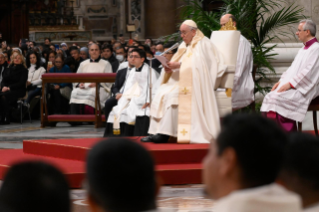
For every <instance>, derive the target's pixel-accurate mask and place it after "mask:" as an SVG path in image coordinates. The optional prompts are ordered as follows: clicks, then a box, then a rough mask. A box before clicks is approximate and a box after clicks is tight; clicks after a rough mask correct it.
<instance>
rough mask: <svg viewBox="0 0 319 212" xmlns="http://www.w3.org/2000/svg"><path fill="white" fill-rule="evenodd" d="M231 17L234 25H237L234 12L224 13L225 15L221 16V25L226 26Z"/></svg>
mask: <svg viewBox="0 0 319 212" xmlns="http://www.w3.org/2000/svg"><path fill="white" fill-rule="evenodd" d="M230 18H231V19H232V20H233V23H234V25H235V26H237V20H236V17H235V16H233V15H232V14H226V15H223V16H222V17H221V18H220V26H225V24H226V23H227V22H228V21H229V19H230Z"/></svg>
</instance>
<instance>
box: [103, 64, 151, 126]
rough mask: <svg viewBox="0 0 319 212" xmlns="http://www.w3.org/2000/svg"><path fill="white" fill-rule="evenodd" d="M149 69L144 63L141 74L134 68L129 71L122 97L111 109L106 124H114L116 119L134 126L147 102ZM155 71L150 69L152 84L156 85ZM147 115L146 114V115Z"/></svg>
mask: <svg viewBox="0 0 319 212" xmlns="http://www.w3.org/2000/svg"><path fill="white" fill-rule="evenodd" d="M149 74H150V67H149V65H147V64H146V63H144V65H143V68H142V70H141V72H137V71H136V68H134V69H132V70H131V71H130V75H129V76H128V79H127V81H126V84H125V88H124V91H123V95H122V97H121V98H120V100H119V101H118V103H117V105H116V106H115V107H113V109H112V111H111V113H110V115H109V118H108V120H107V122H108V123H114V120H115V118H116V117H118V120H119V122H120V123H127V124H129V125H135V120H136V115H137V114H138V112H139V111H140V110H141V108H142V107H143V105H144V104H145V103H146V102H147V100H148V94H149ZM156 80H157V78H156V74H155V70H154V69H152V83H153V84H155V83H156ZM146 115H147V114H146Z"/></svg>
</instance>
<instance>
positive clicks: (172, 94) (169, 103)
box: [148, 69, 179, 137]
mask: <svg viewBox="0 0 319 212" xmlns="http://www.w3.org/2000/svg"><path fill="white" fill-rule="evenodd" d="M164 74H165V70H164V69H163V70H162V71H161V75H160V77H159V79H158V82H157V83H159V85H158V88H157V90H159V89H161V92H160V93H159V94H157V93H156V94H155V97H154V98H153V103H152V105H155V106H156V104H160V103H159V102H158V101H159V100H161V101H162V104H163V105H164V111H158V112H159V113H154V112H153V113H152V115H151V118H150V128H149V130H148V133H149V134H165V135H169V136H173V137H177V118H178V79H179V74H178V73H176V74H174V75H172V76H171V78H170V79H169V81H168V82H167V83H165V84H162V85H160V82H162V81H163V79H164ZM162 91H166V94H165V96H164V97H163V98H161V93H162ZM151 107H152V106H151Z"/></svg>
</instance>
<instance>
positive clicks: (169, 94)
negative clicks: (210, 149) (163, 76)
mask: <svg viewBox="0 0 319 212" xmlns="http://www.w3.org/2000/svg"><path fill="white" fill-rule="evenodd" d="M183 45H184V46H183ZM181 46H182V47H184V48H185V47H186V45H185V44H184V43H183V44H181ZM181 46H180V48H181ZM190 46H191V45H189V46H188V47H186V48H187V51H186V52H185V54H184V56H183V57H185V56H186V55H189V50H190V49H189V48H190ZM220 57H221V56H220V55H219V53H218V51H217V49H216V47H215V46H214V44H212V43H211V41H210V40H209V39H208V38H207V37H204V38H203V39H201V40H200V41H199V42H198V43H197V44H196V46H195V49H194V52H193V54H192V56H191V60H192V62H191V63H192V75H193V81H192V84H193V88H192V105H191V108H192V109H191V130H190V131H191V135H190V136H191V137H190V143H210V142H211V141H213V139H215V138H216V137H217V134H218V133H219V129H220V121H219V113H218V108H217V102H216V98H215V93H214V86H215V82H216V78H217V77H220V76H222V75H223V73H224V72H225V70H226V68H227V67H226V66H225V65H224V64H223V63H222V62H221V61H222V58H220ZM181 60H183V58H182V59H181ZM181 60H180V61H181ZM179 75H180V71H175V72H173V74H172V75H171V77H170V78H169V80H168V82H167V83H164V84H162V85H161V86H160V88H159V89H158V92H157V93H156V96H155V98H154V100H153V102H152V106H151V116H152V118H151V123H150V128H149V133H150V134H156V133H161V134H166V135H171V136H174V137H176V136H181V135H180V133H179V130H178V126H177V125H178V120H177V119H178V105H179ZM187 131H188V130H187Z"/></svg>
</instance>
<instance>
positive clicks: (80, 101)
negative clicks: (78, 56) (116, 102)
mask: <svg viewBox="0 0 319 212" xmlns="http://www.w3.org/2000/svg"><path fill="white" fill-rule="evenodd" d="M89 54H90V57H91V59H87V60H85V61H83V62H82V63H81V64H80V67H79V69H78V71H77V74H79V73H113V72H112V66H111V64H110V63H109V62H108V61H106V60H102V59H101V57H100V47H99V45H97V44H91V45H90V47H89ZM111 86H112V84H111V83H100V102H105V101H106V100H107V99H108V98H109V97H110V89H111ZM95 87H96V84H95V83H90V82H88V83H73V91H72V93H71V100H70V104H71V113H72V114H80V113H81V111H83V110H84V109H83V107H81V106H83V105H88V106H91V107H92V108H95ZM101 106H102V107H103V106H104V104H102V105H101ZM81 108H82V109H81Z"/></svg>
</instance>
